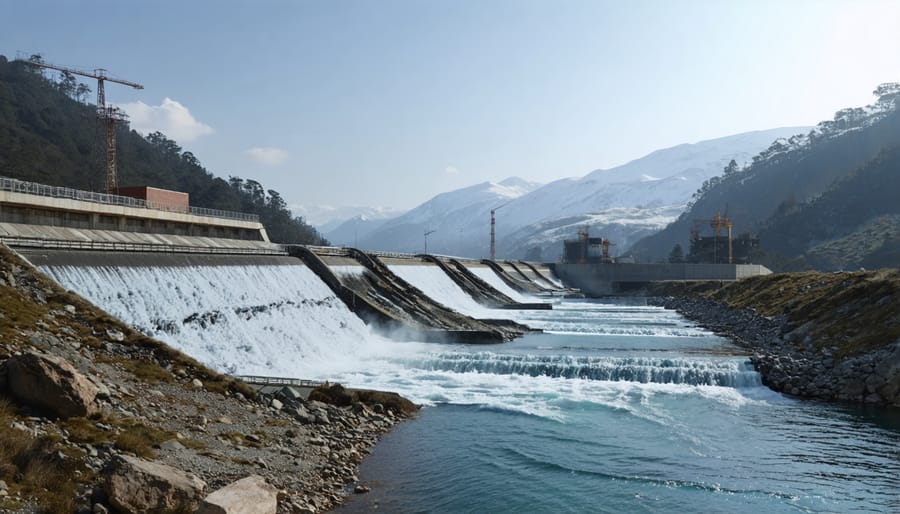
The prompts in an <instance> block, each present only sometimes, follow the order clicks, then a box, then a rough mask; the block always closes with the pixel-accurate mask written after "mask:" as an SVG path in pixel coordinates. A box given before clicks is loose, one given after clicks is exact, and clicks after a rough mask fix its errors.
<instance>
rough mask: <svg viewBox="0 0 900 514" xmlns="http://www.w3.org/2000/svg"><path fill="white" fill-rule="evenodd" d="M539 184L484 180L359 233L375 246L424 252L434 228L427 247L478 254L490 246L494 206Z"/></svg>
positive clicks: (363, 245) (363, 243)
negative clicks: (374, 228) (371, 229)
mask: <svg viewBox="0 0 900 514" xmlns="http://www.w3.org/2000/svg"><path fill="white" fill-rule="evenodd" d="M538 187H540V184H538V183H535V182H529V181H527V180H523V179H521V178H518V177H510V178H507V179H506V180H503V181H501V182H482V183H481V184H476V185H474V186H469V187H466V188H463V189H457V190H455V191H450V192H447V193H441V194H439V195H437V196H435V197H434V198H432V199H430V200H428V201H427V202H425V203H423V204H421V205H419V206H418V207H416V208H414V209H412V210H411V211H409V212H407V213H405V214H403V215H401V216H398V217H396V218H393V219H391V220H388V221H387V222H385V223H384V224H382V225H381V226H380V227H378V228H377V229H376V230H374V231H373V232H371V233H370V234H367V235H366V236H365V237H360V238H359V246H360V247H361V248H366V249H371V250H385V251H398V252H421V251H423V250H424V246H425V240H426V236H425V233H426V232H429V234H428V236H427V240H428V251H429V252H431V253H445V254H455V255H479V254H482V253H483V252H486V249H487V246H488V243H487V241H488V238H489V230H490V228H489V227H490V211H491V209H492V208H496V207H497V206H498V205H502V204H505V203H508V202H510V201H511V200H514V199H515V198H518V197H521V196H523V195H525V194H528V193H529V192H531V191H534V190H535V189H536V188H538ZM476 234H477V235H476Z"/></svg>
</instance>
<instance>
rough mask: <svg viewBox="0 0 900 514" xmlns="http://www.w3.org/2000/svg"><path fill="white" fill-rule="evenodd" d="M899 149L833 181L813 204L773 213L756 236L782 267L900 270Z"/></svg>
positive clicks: (881, 155)
mask: <svg viewBox="0 0 900 514" xmlns="http://www.w3.org/2000/svg"><path fill="white" fill-rule="evenodd" d="M898 195H900V147H895V148H892V149H890V150H885V151H884V152H882V153H881V154H880V155H879V156H878V157H876V158H875V159H874V160H872V161H871V162H869V163H868V164H866V165H865V166H863V167H862V168H860V169H858V170H856V171H854V172H852V173H850V174H849V175H848V176H846V177H844V178H842V179H840V180H838V181H837V182H835V183H834V184H833V185H832V186H831V188H829V189H828V190H827V191H826V192H825V193H823V194H822V196H820V197H817V198H816V199H815V200H813V201H811V202H809V203H806V204H800V205H796V206H792V207H790V208H787V209H785V210H784V211H783V212H780V213H778V215H776V216H774V217H773V218H772V219H771V220H769V222H768V224H767V225H766V226H765V227H763V229H762V230H761V232H760V238H761V239H762V240H763V241H765V244H766V248H767V249H769V251H770V253H773V254H777V255H781V256H790V257H791V259H790V260H788V261H786V262H782V263H780V265H781V267H783V268H785V269H803V268H808V267H813V268H816V269H820V270H839V269H844V270H853V269H857V268H860V267H864V268H877V267H898V266H900V202H898V201H897V198H898Z"/></svg>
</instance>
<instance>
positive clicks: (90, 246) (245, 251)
mask: <svg viewBox="0 0 900 514" xmlns="http://www.w3.org/2000/svg"><path fill="white" fill-rule="evenodd" d="M0 242H2V243H3V244H5V245H7V246H15V247H28V248H48V249H64V250H102V251H107V252H109V251H117V252H159V253H205V254H241V255H287V254H288V253H287V252H286V251H284V250H276V249H270V248H220V247H214V246H186V245H160V244H152V243H119V242H109V241H69V240H65V239H37V238H27V237H9V236H0Z"/></svg>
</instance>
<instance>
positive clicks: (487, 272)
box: [467, 266, 535, 303]
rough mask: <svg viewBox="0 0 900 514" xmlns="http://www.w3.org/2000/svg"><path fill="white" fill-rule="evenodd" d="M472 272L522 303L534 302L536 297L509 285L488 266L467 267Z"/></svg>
mask: <svg viewBox="0 0 900 514" xmlns="http://www.w3.org/2000/svg"><path fill="white" fill-rule="evenodd" d="M467 269H468V270H469V271H471V272H472V274H473V275H475V276H476V277H478V278H480V279H481V280H484V281H485V282H487V283H488V284H489V285H490V286H491V287H493V288H494V289H496V290H497V291H500V292H501V293H503V294H505V295H506V296H508V297H510V298H512V299H513V300H515V301H517V302H520V303H528V302H534V301H535V298H534V297H532V296H528V295H524V294H522V293H520V292H518V291H516V290H515V289H513V288H512V287H510V286H509V284H507V283H506V282H504V281H503V279H501V278H500V276H499V275H497V273H496V272H495V271H494V270H492V269H491V268H486V267H484V266H471V267H469V268H467Z"/></svg>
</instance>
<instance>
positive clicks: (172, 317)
mask: <svg viewBox="0 0 900 514" xmlns="http://www.w3.org/2000/svg"><path fill="white" fill-rule="evenodd" d="M41 271H43V272H44V273H46V274H48V275H50V277H52V278H53V279H54V280H56V281H57V282H59V283H60V284H62V285H63V287H66V288H68V289H71V290H73V291H76V292H78V293H79V294H80V295H82V296H84V297H85V298H87V299H88V300H90V301H91V302H93V303H94V304H96V305H98V306H100V307H101V308H103V309H104V310H106V311H107V312H109V313H110V314H112V315H114V316H116V317H118V318H119V319H121V320H123V321H124V322H126V323H128V324H130V325H132V326H134V327H136V328H137V329H138V330H140V331H141V332H143V333H145V334H147V335H149V336H152V337H155V338H158V339H161V340H163V341H165V342H167V343H169V344H171V345H172V346H174V347H175V348H178V349H179V350H181V351H183V352H185V353H187V354H188V355H190V356H192V357H194V358H196V359H198V360H200V361H201V362H204V363H205V364H207V365H209V366H212V367H214V368H216V369H218V370H220V371H226V372H231V373H239V374H262V375H270V376H289V377H308V378H314V377H318V376H319V375H320V374H321V373H322V371H323V370H325V371H328V370H331V371H334V370H335V369H336V367H338V368H339V366H336V364H338V365H339V364H341V362H340V361H335V356H338V355H347V354H355V355H359V354H364V353H365V351H366V349H367V348H368V345H367V341H376V342H377V341H380V338H379V337H378V336H376V335H375V334H373V333H372V332H371V331H370V330H369V328H368V327H367V326H366V325H365V324H364V323H363V322H362V321H361V320H360V319H359V318H358V317H357V316H356V315H354V314H353V313H352V312H351V311H350V310H349V309H347V307H346V306H345V305H344V303H343V302H341V300H340V299H338V298H336V297H335V296H334V294H333V293H332V292H331V290H330V289H329V288H328V287H327V286H326V285H325V284H324V283H323V282H322V281H321V280H320V279H319V277H317V276H316V275H315V274H314V273H313V272H312V271H310V270H309V269H308V268H307V267H306V266H301V265H296V266H295V265H284V266H191V267H85V268H76V267H71V266H48V267H43V268H42V269H41Z"/></svg>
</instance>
